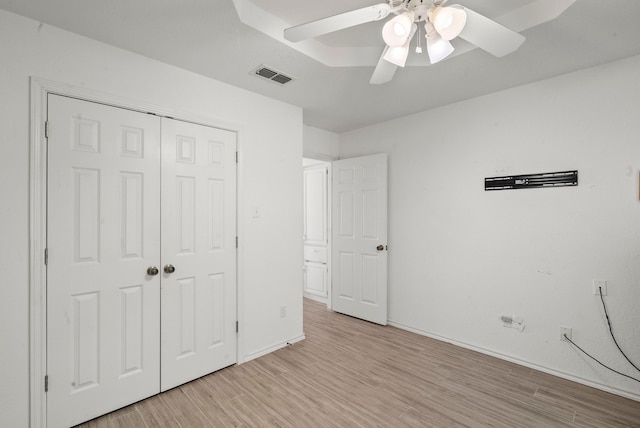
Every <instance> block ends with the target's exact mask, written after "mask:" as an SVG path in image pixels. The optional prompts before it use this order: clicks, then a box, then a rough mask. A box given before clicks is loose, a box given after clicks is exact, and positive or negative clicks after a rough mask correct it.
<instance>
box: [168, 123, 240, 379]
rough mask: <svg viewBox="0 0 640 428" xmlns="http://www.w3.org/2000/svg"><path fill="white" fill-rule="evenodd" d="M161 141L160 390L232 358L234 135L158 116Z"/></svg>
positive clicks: (229, 363)
mask: <svg viewBox="0 0 640 428" xmlns="http://www.w3.org/2000/svg"><path fill="white" fill-rule="evenodd" d="M162 141H163V143H162V159H163V160H162V171H163V172H162V266H163V272H162V381H161V389H162V390H163V391H164V390H167V389H170V388H173V387H175V386H177V385H180V384H183V383H185V382H188V381H190V380H192V379H195V378H198V377H200V376H203V375H205V374H208V373H211V372H213V371H216V370H219V369H221V368H223V367H226V366H229V365H231V364H234V363H235V362H236V331H235V323H236V289H235V284H236V246H235V236H236V223H235V219H236V213H235V207H236V200H235V191H236V161H235V159H236V135H235V133H233V132H229V131H225V130H221V129H216V128H210V127H206V126H202V125H196V124H192V123H186V122H180V121H176V120H172V119H163V120H162ZM173 269H174V270H173ZM187 285H188V286H187ZM187 345H188V346H187Z"/></svg>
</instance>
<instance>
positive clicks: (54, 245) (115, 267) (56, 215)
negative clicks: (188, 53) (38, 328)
mask: <svg viewBox="0 0 640 428" xmlns="http://www.w3.org/2000/svg"><path fill="white" fill-rule="evenodd" d="M48 129H49V132H48V135H49V137H48V183H47V186H48V189H47V192H48V207H47V210H48V212H47V230H48V232H47V235H48V236H47V252H48V264H47V374H48V387H49V389H48V393H47V426H49V427H63V426H72V425H75V424H77V423H80V422H83V421H86V420H89V419H92V418H94V417H96V416H99V415H101V414H104V413H107V412H109V411H112V410H115V409H118V408H120V407H123V406H125V405H127V404H130V403H133V402H136V401H138V400H140V399H143V398H145V397H148V396H150V395H153V394H156V393H157V392H158V391H159V387H160V385H159V382H160V380H159V376H160V355H159V352H158V350H159V348H160V342H159V341H160V275H156V274H154V271H153V269H152V268H153V267H154V266H157V264H158V262H159V260H160V239H159V238H160V235H159V230H160V215H159V210H160V150H159V147H160V144H159V141H160V121H159V119H158V118H157V117H155V116H151V115H147V114H142V113H137V112H133V111H129V110H124V109H119V108H114V107H108V106H104V105H100V104H95V103H90V102H86V101H80V100H77V99H73V98H66V97H62V96H57V95H49V100H48ZM157 267H158V268H160V266H157Z"/></svg>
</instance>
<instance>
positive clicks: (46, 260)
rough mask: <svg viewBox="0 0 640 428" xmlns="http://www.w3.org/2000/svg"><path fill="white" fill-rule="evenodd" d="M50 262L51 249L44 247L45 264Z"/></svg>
mask: <svg viewBox="0 0 640 428" xmlns="http://www.w3.org/2000/svg"><path fill="white" fill-rule="evenodd" d="M48 264H49V249H48V248H45V249H44V265H45V266H46V265H48Z"/></svg>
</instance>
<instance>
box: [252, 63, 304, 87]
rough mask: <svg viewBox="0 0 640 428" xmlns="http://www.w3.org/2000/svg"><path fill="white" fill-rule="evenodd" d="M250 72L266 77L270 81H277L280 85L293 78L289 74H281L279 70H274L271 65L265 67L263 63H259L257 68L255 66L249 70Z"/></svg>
mask: <svg viewBox="0 0 640 428" xmlns="http://www.w3.org/2000/svg"><path fill="white" fill-rule="evenodd" d="M251 74H254V75H256V76H260V77H264V78H265V79H268V80H270V81H272V82H276V83H279V84H281V85H284V84H285V83H288V82H290V81H292V80H293V79H294V78H293V77H291V76H287V75H285V74H282V73H281V72H279V71H277V70H274V69H273V68H271V67H266V66H264V65H260V66H258V67H257V68H255V69H254V70H253V71H251Z"/></svg>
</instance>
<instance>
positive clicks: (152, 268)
mask: <svg viewBox="0 0 640 428" xmlns="http://www.w3.org/2000/svg"><path fill="white" fill-rule="evenodd" d="M158 272H159V271H158V268H157V267H155V266H149V267H148V268H147V275H151V276H155V275H157V274H158Z"/></svg>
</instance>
